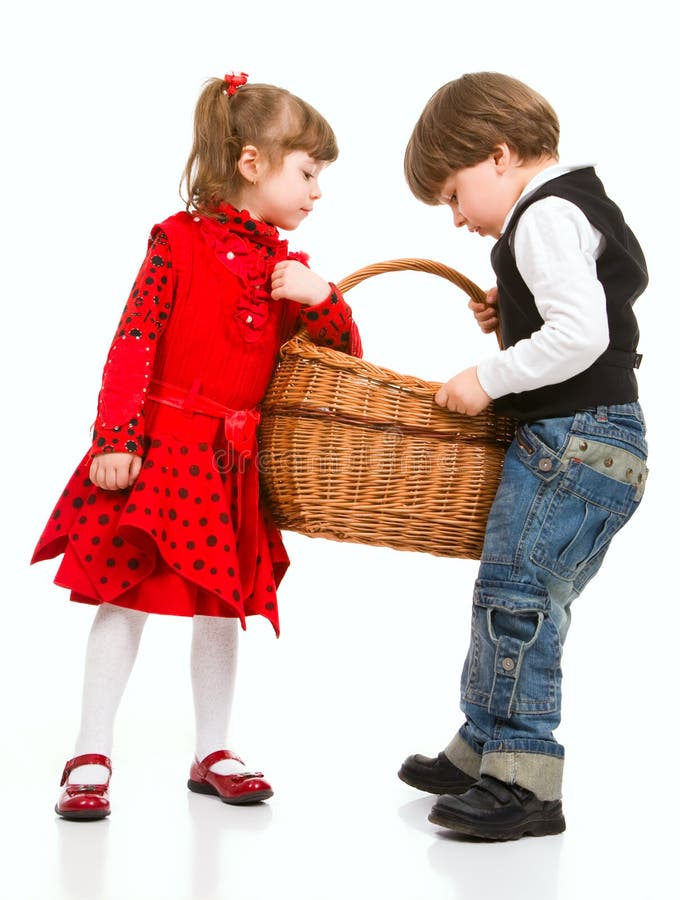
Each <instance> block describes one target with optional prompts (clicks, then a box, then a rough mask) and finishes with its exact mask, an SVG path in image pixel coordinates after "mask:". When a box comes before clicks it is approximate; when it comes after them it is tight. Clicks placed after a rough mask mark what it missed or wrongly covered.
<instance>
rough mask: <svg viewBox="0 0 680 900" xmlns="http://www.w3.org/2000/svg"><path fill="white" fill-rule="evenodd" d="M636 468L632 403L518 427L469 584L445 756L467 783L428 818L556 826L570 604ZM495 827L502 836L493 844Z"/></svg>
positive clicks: (628, 493)
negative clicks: (454, 713) (468, 613)
mask: <svg viewBox="0 0 680 900" xmlns="http://www.w3.org/2000/svg"><path fill="white" fill-rule="evenodd" d="M645 458H646V444H645V441H644V425H643V421H642V417H641V413H640V411H639V407H638V406H637V404H627V405H626V406H620V407H609V408H602V407H601V408H598V409H597V410H593V411H592V412H584V413H579V414H577V415H576V416H574V417H569V418H566V419H552V420H545V421H541V422H536V423H534V425H532V426H531V427H527V426H522V427H521V428H520V429H519V430H518V435H517V440H516V441H515V442H513V445H512V446H511V448H510V450H509V451H508V457H507V459H506V465H505V469H504V474H503V479H502V482H501V487H500V488H499V493H498V496H497V498H496V501H495V502H494V506H493V508H492V512H491V515H490V517H489V523H488V526H487V537H486V541H485V545H484V553H483V559H482V563H481V565H480V571H479V578H478V580H477V583H476V585H475V594H474V603H473V616H472V637H471V643H470V648H469V652H468V656H467V659H466V663H465V667H464V670H463V675H462V679H461V698H462V702H461V706H462V709H463V711H464V712H465V715H466V721H465V724H464V725H463V727H462V728H461V730H460V732H459V733H458V735H457V736H456V738H454V740H453V741H452V742H451V744H450V745H449V747H448V748H447V751H446V753H447V758H448V759H450V761H451V762H452V763H453V764H455V765H458V766H460V767H462V766H463V765H465V764H466V760H469V759H470V753H472V754H480V755H481V760H480V782H479V784H478V785H477V786H475V787H474V788H473V789H472V790H471V791H470V792H468V793H466V794H463V795H462V797H459V798H454V797H450V798H448V797H444V798H442V800H440V801H439V803H438V804H437V805H436V806H435V809H434V810H433V821H435V822H438V823H439V824H448V826H449V827H456V828H458V830H462V831H466V830H467V831H468V832H469V833H472V834H482V836H489V837H496V836H501V837H502V836H506V837H507V836H509V837H519V836H520V835H521V834H522V833H536V834H539V833H540V834H545V833H555V831H556V830H562V828H563V827H564V824H563V820H562V818H561V809H560V808H559V797H560V796H561V782H562V767H563V758H564V749H563V747H562V746H561V745H560V744H558V743H557V741H556V740H555V738H554V736H553V731H554V729H555V728H556V727H557V725H558V724H559V721H560V705H561V668H560V660H561V653H562V646H563V644H564V640H565V637H566V633H567V630H568V627H569V617H570V607H571V603H572V601H573V599H574V597H576V596H578V594H579V593H580V592H581V591H582V590H583V587H584V586H585V584H586V583H587V582H588V581H589V580H590V578H592V576H593V575H594V574H595V573H596V572H597V570H598V569H599V567H600V565H601V563H602V560H603V557H604V554H605V552H606V550H607V548H608V546H609V543H610V541H611V538H612V536H613V534H614V533H615V532H616V531H617V530H618V529H619V528H620V527H621V526H622V525H623V524H625V522H626V521H627V520H628V518H630V516H631V515H632V513H633V512H634V511H635V509H636V508H637V506H638V504H639V500H640V498H641V496H642V491H643V488H644V481H645V477H646V466H645V464H644V460H645ZM473 758H474V757H473ZM498 783H500V784H501V787H500V788H499V787H498ZM503 785H504V787H503ZM508 790H510V795H508ZM509 808H514V809H515V812H516V816H515V819H516V821H515V823H514V825H513V824H512V823H510V824H508V821H507V815H506V814H507V810H508V809H509ZM522 810H524V813H526V815H524V814H523V813H522ZM447 818H448V820H449V821H448V823H447V821H445V820H446V819H447ZM523 818H524V824H522V819H523ZM494 819H496V820H497V821H494ZM471 821H472V825H470V822H471ZM560 823H561V827H560ZM524 826H526V831H522V828H523V827H524ZM498 828H500V829H501V831H503V829H505V831H508V829H509V832H510V833H509V834H505V833H503V834H495V833H494V831H497V830H498ZM485 831H486V834H485Z"/></svg>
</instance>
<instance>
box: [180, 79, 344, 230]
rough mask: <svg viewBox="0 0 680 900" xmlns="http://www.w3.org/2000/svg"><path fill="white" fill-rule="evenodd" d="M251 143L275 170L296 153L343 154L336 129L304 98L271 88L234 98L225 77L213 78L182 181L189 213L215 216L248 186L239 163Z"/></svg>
mask: <svg viewBox="0 0 680 900" xmlns="http://www.w3.org/2000/svg"><path fill="white" fill-rule="evenodd" d="M248 144H252V145H253V146H254V147H256V148H257V149H258V150H259V151H260V152H261V153H262V154H263V155H264V157H265V158H266V160H267V161H268V162H269V163H270V164H271V165H272V166H274V167H275V168H276V167H278V166H279V165H281V163H282V162H283V158H284V156H285V155H286V154H287V153H290V152H291V151H293V150H304V151H306V152H307V153H309V155H310V156H311V157H313V158H314V159H318V160H321V161H324V162H333V161H334V160H335V159H337V156H338V145H337V142H336V139H335V134H334V133H333V129H332V128H331V126H330V125H329V124H328V122H327V121H326V119H324V117H323V116H322V115H321V114H320V113H319V112H317V111H316V110H315V109H314V107H312V106H310V105H309V103H306V102H305V101H304V100H301V99H300V97H296V96H295V94H291V93H290V91H287V90H285V89H284V88H279V87H275V86H274V85H271V84H244V85H242V86H240V87H239V88H237V90H236V91H235V92H234V93H233V95H230V94H229V93H228V92H227V85H226V83H225V81H224V80H223V79H221V78H211V79H209V80H208V81H207V82H206V83H205V85H204V87H203V90H202V92H201V94H200V96H199V98H198V102H197V104H196V111H195V113H194V143H193V146H192V148H191V153H190V154H189V158H188V160H187V163H186V166H185V169H184V176H183V178H182V184H183V185H184V186H185V188H186V196H185V197H184V199H185V202H186V209H187V211H190V210H191V209H192V208H193V209H195V210H200V211H201V212H202V213H203V214H204V215H205V214H210V212H211V211H214V210H215V208H216V207H217V206H218V205H219V204H220V203H223V202H225V201H226V202H228V201H229V200H230V198H233V197H234V196H235V195H237V194H238V192H239V191H240V189H241V187H242V186H243V184H244V180H243V178H242V176H241V174H240V172H239V170H238V161H239V158H240V156H241V151H242V150H243V148H244V147H245V146H246V145H248ZM181 188H182V185H180V193H181V192H182V191H181ZM183 196H184V195H183Z"/></svg>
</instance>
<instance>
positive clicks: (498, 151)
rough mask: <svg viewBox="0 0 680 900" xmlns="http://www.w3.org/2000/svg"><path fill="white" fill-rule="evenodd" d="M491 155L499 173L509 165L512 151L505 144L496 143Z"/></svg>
mask: <svg viewBox="0 0 680 900" xmlns="http://www.w3.org/2000/svg"><path fill="white" fill-rule="evenodd" d="M491 155H492V157H493V162H494V166H495V167H496V171H497V172H498V173H499V174H502V173H503V172H505V171H506V170H507V169H508V168H509V167H510V164H511V162H512V151H511V150H510V148H509V147H508V145H507V144H505V143H503V144H497V145H496V146H495V147H494V148H493V153H492V154H491Z"/></svg>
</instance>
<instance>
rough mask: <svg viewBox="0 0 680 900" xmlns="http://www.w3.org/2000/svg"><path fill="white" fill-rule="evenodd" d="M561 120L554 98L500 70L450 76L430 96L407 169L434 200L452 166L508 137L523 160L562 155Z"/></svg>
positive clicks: (423, 196) (417, 188)
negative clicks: (551, 103) (450, 79)
mask: <svg viewBox="0 0 680 900" xmlns="http://www.w3.org/2000/svg"><path fill="white" fill-rule="evenodd" d="M559 136H560V124H559V121H558V118H557V115H556V113H555V110H554V109H553V108H552V106H551V105H550V104H549V103H548V101H547V100H546V99H545V98H544V97H542V96H541V95H540V94H538V93H537V92H536V91H534V90H532V89H531V88H530V87H528V86H527V85H526V84H524V83H523V82H521V81H518V80H517V79H516V78H511V77H510V76H509V75H502V74H500V73H499V72H472V73H468V74H467V75H463V76H461V77H460V78H457V79H456V80H455V81H449V82H448V83H447V84H445V85H443V86H442V87H440V88H439V90H438V91H436V92H435V93H434V94H433V95H432V97H430V99H429V100H428V102H427V104H426V105H425V108H424V109H423V111H422V113H421V114H420V118H419V119H418V121H417V122H416V125H415V128H414V129H413V133H412V134H411V137H410V139H409V142H408V145H407V147H406V155H405V157H404V172H405V175H406V181H407V182H408V186H409V187H410V189H411V191H412V192H413V194H415V196H416V197H417V198H418V199H419V200H422V201H423V202H424V203H427V204H429V205H431V206H435V205H437V204H438V203H440V202H441V201H440V199H439V191H440V190H441V187H442V185H443V184H444V182H445V181H446V179H447V178H448V177H449V175H451V173H452V172H455V171H457V170H458V169H465V168H467V167H468V166H474V165H476V164H477V163H479V162H482V161H483V160H485V159H487V158H488V157H489V156H490V155H491V153H493V150H494V148H495V147H497V146H498V145H499V144H502V143H506V144H507V145H508V146H509V147H510V148H511V149H512V150H514V151H515V152H516V153H517V154H518V155H519V156H520V158H521V159H522V160H530V159H538V158H541V157H544V156H554V157H555V158H556V159H557V158H558V149H557V148H558V142H559Z"/></svg>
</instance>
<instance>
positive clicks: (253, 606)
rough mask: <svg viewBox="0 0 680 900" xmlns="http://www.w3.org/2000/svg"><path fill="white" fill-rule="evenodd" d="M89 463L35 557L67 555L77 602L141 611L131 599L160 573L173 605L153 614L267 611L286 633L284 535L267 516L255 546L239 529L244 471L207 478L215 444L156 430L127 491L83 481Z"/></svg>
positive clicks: (67, 576) (66, 572)
mask: <svg viewBox="0 0 680 900" xmlns="http://www.w3.org/2000/svg"><path fill="white" fill-rule="evenodd" d="M88 466H89V457H86V458H85V459H84V460H83V462H82V464H81V466H80V467H79V469H78V470H77V472H76V474H74V476H73V477H72V479H71V481H70V482H69V484H68V486H67V488H66V489H65V491H64V492H63V494H62V496H61V498H60V500H59V502H58V504H57V506H56V507H55V509H54V511H53V513H52V516H51V517H50V520H49V522H48V525H47V526H46V528H45V531H44V533H43V535H42V538H41V540H40V542H39V544H38V547H37V549H36V553H35V554H34V561H37V560H38V559H47V558H50V557H52V556H55V555H57V553H60V552H63V553H64V562H63V563H62V567H61V569H60V578H59V583H60V584H65V585H66V586H70V587H71V589H72V592H73V594H72V596H74V599H84V600H85V601H86V602H91V603H99V602H102V601H107V602H114V603H118V604H120V605H123V606H125V605H127V604H128V600H129V601H130V606H134V607H135V608H138V607H137V604H136V603H133V602H132V599H134V598H136V597H138V596H145V597H146V596H147V593H146V592H147V591H150V590H151V589H152V588H153V584H154V579H158V578H161V577H162V578H163V579H165V581H163V583H162V584H161V582H160V581H159V588H158V592H157V596H158V597H163V598H164V599H163V601H162V602H163V603H164V604H166V606H167V608H158V607H157V606H154V608H153V609H151V611H154V612H167V613H168V614H174V615H195V614H198V615H227V616H237V617H239V618H241V619H242V620H244V618H245V616H248V615H254V614H257V615H263V616H265V617H266V618H268V619H269V620H270V621H271V622H272V625H273V626H274V628H275V630H276V631H277V633H278V610H277V606H276V602H275V598H276V585H277V584H278V582H279V581H280V578H281V577H282V575H283V572H284V571H285V569H286V567H287V564H288V558H287V556H286V552H285V549H284V548H283V544H282V542H281V536H280V534H279V532H278V530H277V529H276V527H275V526H274V525H273V523H272V522H271V521H270V520H269V518H268V517H267V516H266V515H264V514H263V513H262V512H260V516H261V517H262V520H261V523H260V527H259V528H258V529H256V530H255V533H256V534H257V536H258V537H257V541H256V543H253V542H252V533H253V531H248V532H246V533H244V534H241V535H239V534H238V533H237V532H236V531H235V528H236V527H237V523H238V517H239V491H240V490H242V489H243V487H242V485H241V483H240V481H239V474H238V472H237V471H236V470H229V471H228V472H226V473H224V474H225V477H224V480H221V479H217V482H215V481H214V480H213V479H208V478H207V477H206V476H207V475H208V474H212V473H215V472H216V471H217V463H216V458H215V455H214V451H213V449H212V447H211V446H210V445H209V444H207V443H204V442H203V443H200V444H184V445H182V447H181V448H179V452H178V447H177V445H176V444H175V443H174V439H173V438H172V437H171V436H166V435H156V436H154V439H153V440H152V441H150V442H149V450H148V455H147V457H146V458H145V461H144V465H143V468H142V473H143V474H140V476H139V478H138V480H137V483H136V484H135V485H133V486H132V488H130V489H128V490H126V491H122V492H121V491H103V490H100V489H99V488H97V487H95V486H94V485H93V484H92V482H90V480H89V478H87V479H84V478H83V477H82V472H83V471H87V468H88ZM215 483H217V484H219V485H220V487H221V490H218V491H216V490H215V487H214V485H215ZM132 497H134V498H135V499H134V502H133V501H132V500H131V498H132ZM138 498H139V501H138ZM147 498H148V499H147ZM152 498H153V499H152ZM84 510H87V514H83V511H84ZM168 571H172V572H173V573H174V575H172V576H169V575H168V574H165V573H167V572H168ZM173 578H178V579H182V580H185V581H186V582H188V583H190V585H191V591H190V592H189V593H190V594H191V596H192V597H193V598H194V601H193V602H194V605H193V607H188V606H187V605H186V601H185V600H184V599H183V598H184V596H185V595H186V594H187V591H186V589H179V588H178V589H177V592H176V594H177V596H176V597H175V596H174V595H173V590H172V579H173ZM168 579H170V581H169V582H168ZM85 585H86V587H85ZM140 592H141V593H140ZM178 598H179V599H178ZM157 602H158V603H160V602H161V601H160V600H159V601H156V600H154V603H157Z"/></svg>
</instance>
